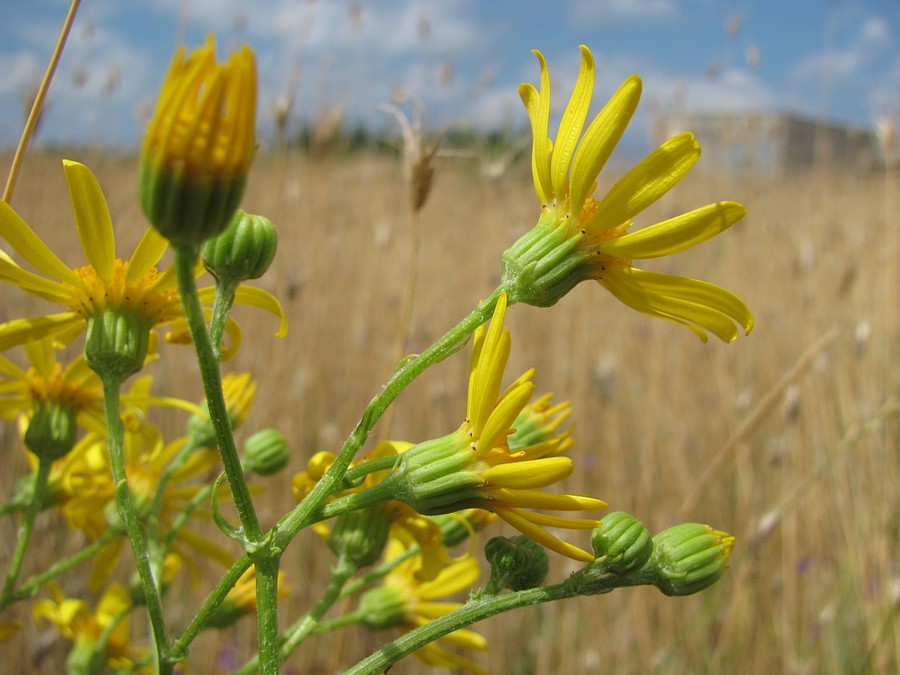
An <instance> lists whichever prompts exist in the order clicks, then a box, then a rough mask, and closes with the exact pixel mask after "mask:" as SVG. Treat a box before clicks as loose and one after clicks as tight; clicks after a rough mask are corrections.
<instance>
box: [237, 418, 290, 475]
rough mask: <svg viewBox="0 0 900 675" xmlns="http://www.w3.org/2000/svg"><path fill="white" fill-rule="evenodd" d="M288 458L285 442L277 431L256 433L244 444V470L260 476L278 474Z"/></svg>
mask: <svg viewBox="0 0 900 675" xmlns="http://www.w3.org/2000/svg"><path fill="white" fill-rule="evenodd" d="M290 458H291V452H290V448H288V444H287V440H285V438H284V436H283V435H282V434H281V432H280V431H278V430H277V429H263V430H262V431H257V432H256V433H255V434H253V435H252V436H251V437H250V438H248V439H247V442H246V443H244V468H245V469H246V470H247V471H252V472H253V473H255V474H258V475H260V476H271V475H273V474H276V473H278V472H279V471H281V470H282V469H283V468H284V467H286V466H287V463H288V460H290Z"/></svg>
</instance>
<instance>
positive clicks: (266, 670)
mask: <svg viewBox="0 0 900 675" xmlns="http://www.w3.org/2000/svg"><path fill="white" fill-rule="evenodd" d="M278 562H279V558H277V557H260V558H259V559H258V560H257V561H256V562H255V563H254V565H255V566H256V610H257V624H256V625H257V642H258V644H259V651H258V654H259V672H260V673H262V675H278V666H279V665H280V664H281V659H280V657H279V654H278ZM264 603H269V604H268V605H267V606H265V607H263V606H261V605H263V604H264Z"/></svg>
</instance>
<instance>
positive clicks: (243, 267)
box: [202, 209, 278, 281]
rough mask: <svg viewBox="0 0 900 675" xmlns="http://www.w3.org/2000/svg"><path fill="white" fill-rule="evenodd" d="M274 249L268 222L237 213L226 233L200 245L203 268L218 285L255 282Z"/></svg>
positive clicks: (275, 240)
mask: <svg viewBox="0 0 900 675" xmlns="http://www.w3.org/2000/svg"><path fill="white" fill-rule="evenodd" d="M277 247H278V233H277V232H276V231H275V226H274V225H272V221H271V220H269V219H268V218H265V217H263V216H254V215H250V214H249V213H245V212H244V211H241V210H240V209H238V210H237V211H236V212H235V214H234V218H232V219H231V223H229V225H228V227H227V228H226V230H225V231H224V232H223V233H222V234H220V235H219V236H218V237H215V238H213V239H210V240H209V241H207V242H206V243H205V244H204V245H203V251H202V256H203V264H204V265H205V266H206V269H208V270H209V271H210V273H211V274H212V275H213V276H214V277H216V279H219V280H220V281H245V280H247V279H257V278H259V277H261V276H262V275H263V274H265V272H266V270H267V269H269V265H271V264H272V260H273V259H274V258H275V249H276V248H277Z"/></svg>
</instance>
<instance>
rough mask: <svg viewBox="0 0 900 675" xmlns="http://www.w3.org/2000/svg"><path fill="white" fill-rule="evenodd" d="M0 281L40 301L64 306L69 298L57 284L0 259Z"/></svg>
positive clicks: (61, 286)
mask: <svg viewBox="0 0 900 675" xmlns="http://www.w3.org/2000/svg"><path fill="white" fill-rule="evenodd" d="M0 203H2V202H0ZM0 281H5V282H6V283H8V284H12V285H13V286H18V287H19V288H21V289H22V290H23V291H25V292H26V293H30V294H31V295H34V296H36V297H38V298H41V299H42V300H49V301H50V302H54V303H58V304H66V303H67V302H68V300H69V298H70V297H71V296H70V294H69V292H68V291H67V290H66V289H65V287H64V286H63V285H62V284H60V283H59V282H57V281H51V280H50V279H46V278H44V277H42V276H40V275H37V274H33V273H32V272H29V271H27V270H24V269H22V268H21V267H19V266H18V265H16V264H15V263H14V262H11V261H9V260H7V259H5V258H0ZM76 283H78V282H76Z"/></svg>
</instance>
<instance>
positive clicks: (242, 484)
mask: <svg viewBox="0 0 900 675" xmlns="http://www.w3.org/2000/svg"><path fill="white" fill-rule="evenodd" d="M196 261H197V248H196V247H195V246H189V245H184V244H176V245H175V271H176V274H177V276H178V291H179V292H180V293H181V301H182V303H183V304H184V314H185V317H186V318H187V322H188V325H189V326H190V329H191V337H192V338H193V340H194V347H195V348H196V350H197V362H198V364H199V366H200V375H201V377H202V378H203V389H204V392H205V394H206V404H207V406H208V408H209V419H210V422H212V425H213V429H214V430H215V432H216V441H217V442H218V446H219V453H220V454H221V456H222V466H223V468H224V469H225V475H226V476H227V478H228V484H229V486H230V487H231V493H232V495H233V497H234V505H235V508H236V509H237V512H238V517H239V518H240V519H241V526H242V527H243V530H244V536H245V537H246V538H247V542H249V543H250V544H251V545H254V544H258V543H259V542H260V541H261V540H262V529H261V528H260V526H259V519H258V518H257V517H256V510H255V509H254V508H253V502H252V500H251V499H250V490H249V489H248V488H247V481H246V479H245V477H244V472H243V470H242V469H241V460H240V457H239V456H238V451H237V447H236V446H235V444H234V435H233V434H232V433H231V421H230V420H229V418H228V408H227V407H226V405H225V396H224V394H223V393H222V375H221V373H220V372H219V360H218V359H217V358H216V356H215V354H214V353H213V349H212V344H211V343H210V340H209V335H208V334H207V332H206V323H205V321H204V318H203V309H202V307H201V306H200V298H199V296H198V295H197V285H196V284H195V283H194V264H195V263H196Z"/></svg>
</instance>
